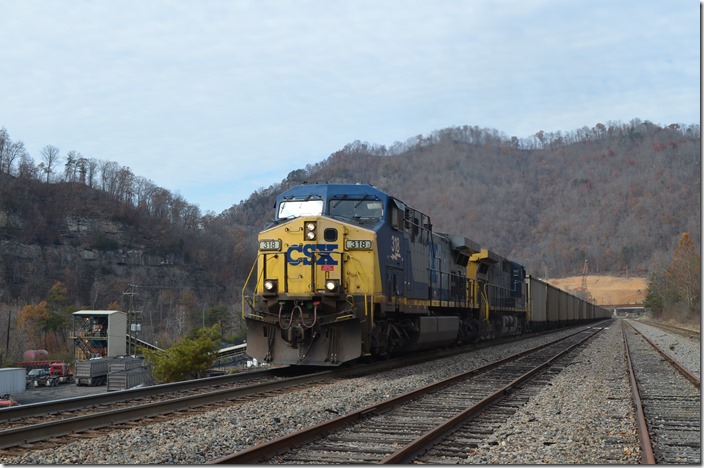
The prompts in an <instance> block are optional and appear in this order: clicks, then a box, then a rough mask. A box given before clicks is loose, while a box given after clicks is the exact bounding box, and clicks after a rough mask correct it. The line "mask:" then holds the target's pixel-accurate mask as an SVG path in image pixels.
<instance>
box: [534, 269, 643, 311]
mask: <svg viewBox="0 0 704 468" xmlns="http://www.w3.org/2000/svg"><path fill="white" fill-rule="evenodd" d="M545 281H547V282H548V283H550V284H552V285H553V286H555V287H556V288H560V289H564V290H566V291H578V290H579V289H581V287H582V276H570V277H567V278H549V279H546V280H545ZM647 289H648V280H647V278H626V277H620V276H611V275H604V276H600V275H587V291H589V293H590V294H591V295H592V297H593V298H594V299H595V301H596V303H597V304H600V305H617V304H641V303H642V302H643V300H644V299H645V296H646V293H647Z"/></svg>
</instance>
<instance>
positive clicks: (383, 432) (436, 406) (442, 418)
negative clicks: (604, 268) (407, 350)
mask: <svg viewBox="0 0 704 468" xmlns="http://www.w3.org/2000/svg"><path fill="white" fill-rule="evenodd" d="M601 330H602V329H601V328H594V329H586V330H584V331H582V332H578V333H575V334H572V335H570V336H567V337H565V338H563V339H561V340H558V341H555V342H552V343H549V344H547V345H544V346H540V347H537V348H533V349H531V350H528V351H525V352H522V353H519V354H516V355H513V356H510V357H508V358H506V359H502V360H500V361H497V362H495V363H492V364H489V365H487V366H484V367H481V368H479V369H475V370H473V371H470V372H468V373H465V374H461V375H458V376H455V377H452V378H450V379H447V380H444V381H441V382H437V383H434V384H432V385H429V386H427V387H424V388H422V389H419V390H416V391H412V392H409V393H406V394H405V395H402V396H400V397H396V398H392V399H390V400H387V401H384V402H381V403H377V404H375V405H373V406H370V407H367V408H364V409H362V410H359V411H355V412H352V413H349V414H346V415H344V416H340V417H338V418H335V419H332V420H330V421H327V422H324V423H320V424H318V425H316V426H313V427H311V428H308V429H306V430H302V431H299V432H296V433H293V434H289V435H286V436H284V437H281V438H279V439H276V440H273V441H271V442H267V443H262V444H259V445H256V446H254V447H251V448H249V449H247V450H244V451H241V452H238V453H235V454H231V455H228V456H225V457H221V458H219V459H217V460H213V461H211V463H212V464H235V463H326V464H337V463H345V464H348V463H392V464H398V463H414V462H415V463H433V462H437V461H438V460H440V459H442V460H445V461H444V462H445V463H447V459H448V457H457V456H458V455H459V456H462V455H463V456H464V457H466V455H467V453H466V450H467V446H468V441H471V443H470V444H469V446H470V447H471V446H472V445H471V444H475V445H474V446H476V444H477V443H478V440H479V439H481V438H482V437H486V436H487V435H488V434H490V433H491V432H492V429H493V428H495V427H497V426H498V425H500V424H501V423H502V422H504V421H505V420H506V419H508V417H509V416H510V415H512V414H513V413H514V412H515V411H516V410H517V409H518V408H519V407H520V406H521V405H522V404H523V403H525V401H527V398H528V397H529V396H530V394H531V393H532V392H535V391H537V390H536V388H537V387H539V386H540V385H541V384H545V382H547V380H549V374H548V373H546V370H548V369H549V368H550V366H552V365H554V364H555V363H556V362H557V361H558V359H560V358H561V357H562V356H564V355H565V354H567V353H569V352H570V351H572V350H574V349H575V348H577V347H579V346H580V345H582V344H583V343H584V342H586V341H587V340H588V339H590V338H591V337H592V336H594V335H595V334H596V333H598V332H600V331H601ZM552 371H555V369H552ZM540 373H543V374H542V375H543V377H542V378H535V377H536V375H539V374H540ZM531 379H533V380H532V382H533V384H529V383H528V382H529V381H531ZM532 385H535V386H536V387H532ZM511 394H514V396H513V397H511ZM519 394H520V395H519ZM507 396H508V398H506V397H507ZM453 434H454V435H453ZM463 450H464V452H463Z"/></svg>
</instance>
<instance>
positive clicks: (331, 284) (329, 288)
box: [325, 279, 340, 294]
mask: <svg viewBox="0 0 704 468" xmlns="http://www.w3.org/2000/svg"><path fill="white" fill-rule="evenodd" d="M325 292H327V293H328V294H337V293H339V292H340V280H334V279H329V280H327V281H325Z"/></svg>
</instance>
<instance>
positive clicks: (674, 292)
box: [645, 232, 701, 321]
mask: <svg viewBox="0 0 704 468" xmlns="http://www.w3.org/2000/svg"><path fill="white" fill-rule="evenodd" d="M645 305H646V307H648V308H649V309H650V310H651V312H652V313H653V314H654V315H655V316H658V317H662V318H675V319H680V320H688V321H691V320H695V321H699V320H700V318H701V255H700V254H699V253H697V251H696V248H695V246H694V243H693V242H692V239H691V237H690V235H689V233H687V232H685V233H683V234H682V236H681V237H680V241H679V244H678V245H677V248H676V249H675V254H674V257H673V259H672V264H671V265H670V266H669V267H668V268H667V269H666V270H665V271H664V272H654V273H653V274H652V275H651V277H650V281H649V283H648V295H647V297H646V300H645Z"/></svg>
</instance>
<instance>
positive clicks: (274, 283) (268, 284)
mask: <svg viewBox="0 0 704 468" xmlns="http://www.w3.org/2000/svg"><path fill="white" fill-rule="evenodd" d="M278 289H279V282H278V280H275V279H265V280H264V294H276V292H277V290H278Z"/></svg>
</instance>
